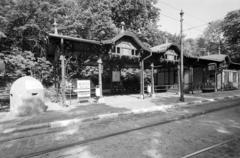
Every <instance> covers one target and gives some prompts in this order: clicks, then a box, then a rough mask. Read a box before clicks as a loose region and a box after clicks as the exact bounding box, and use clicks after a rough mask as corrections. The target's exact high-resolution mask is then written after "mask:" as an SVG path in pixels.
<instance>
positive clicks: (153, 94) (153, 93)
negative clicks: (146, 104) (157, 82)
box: [151, 63, 155, 97]
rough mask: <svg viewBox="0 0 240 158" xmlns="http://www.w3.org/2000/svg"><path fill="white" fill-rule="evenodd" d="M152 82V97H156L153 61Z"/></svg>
mask: <svg viewBox="0 0 240 158" xmlns="http://www.w3.org/2000/svg"><path fill="white" fill-rule="evenodd" d="M151 79H152V81H151V83H152V86H151V96H152V97H155V87H154V64H153V63H152V64H151Z"/></svg>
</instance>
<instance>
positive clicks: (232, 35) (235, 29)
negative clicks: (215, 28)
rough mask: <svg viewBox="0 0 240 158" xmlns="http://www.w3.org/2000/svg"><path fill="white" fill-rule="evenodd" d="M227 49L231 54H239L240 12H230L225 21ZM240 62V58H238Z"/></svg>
mask: <svg viewBox="0 0 240 158" xmlns="http://www.w3.org/2000/svg"><path fill="white" fill-rule="evenodd" d="M223 31H224V37H225V38H226V47H227V50H228V51H229V53H230V54H239V50H240V10H235V11H231V12H229V13H228V14H227V15H226V16H225V18H224V21H223ZM237 58H238V59H237V60H238V61H240V60H239V58H240V57H239V56H238V57H237Z"/></svg>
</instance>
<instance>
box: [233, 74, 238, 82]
mask: <svg viewBox="0 0 240 158" xmlns="http://www.w3.org/2000/svg"><path fill="white" fill-rule="evenodd" d="M233 82H237V72H233Z"/></svg>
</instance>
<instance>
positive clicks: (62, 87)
mask: <svg viewBox="0 0 240 158" xmlns="http://www.w3.org/2000/svg"><path fill="white" fill-rule="evenodd" d="M60 60H61V76H62V82H61V94H62V106H65V105H66V98H65V96H66V94H65V91H66V85H65V60H66V59H65V57H64V56H63V55H61V56H60Z"/></svg>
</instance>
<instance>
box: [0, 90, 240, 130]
mask: <svg viewBox="0 0 240 158" xmlns="http://www.w3.org/2000/svg"><path fill="white" fill-rule="evenodd" d="M230 97H240V90H235V91H224V92H217V93H196V94H188V95H185V102H179V96H178V95H177V94H175V93H158V94H156V97H155V98H151V97H149V96H146V98H145V99H144V100H142V99H139V95H118V96H108V97H104V101H105V104H97V103H78V102H77V101H76V100H72V101H71V103H72V105H70V106H69V107H61V106H60V105H58V104H54V103H47V104H48V106H49V109H48V111H47V112H46V113H44V114H41V115H38V116H32V117H21V118H14V117H12V116H11V115H10V114H9V113H1V114H0V133H12V132H16V131H24V130H28V129H35V128H51V127H64V126H68V125H69V124H74V123H81V122H86V121H90V120H97V119H104V118H112V117H117V116H119V115H127V114H141V113H147V112H157V111H161V112H167V111H168V110H169V109H172V108H176V107H184V106H193V104H200V103H205V102H212V101H215V100H220V99H226V98H230Z"/></svg>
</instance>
